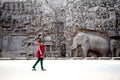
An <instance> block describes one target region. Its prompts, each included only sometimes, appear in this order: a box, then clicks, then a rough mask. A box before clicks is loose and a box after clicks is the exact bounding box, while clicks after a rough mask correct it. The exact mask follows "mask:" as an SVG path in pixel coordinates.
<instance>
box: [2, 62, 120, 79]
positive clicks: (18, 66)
mask: <svg viewBox="0 0 120 80" xmlns="http://www.w3.org/2000/svg"><path fill="white" fill-rule="evenodd" d="M34 62H35V60H0V80H120V61H117V60H44V66H45V68H46V69H47V71H41V70H40V64H38V65H37V71H31V67H32V65H33V64H34Z"/></svg>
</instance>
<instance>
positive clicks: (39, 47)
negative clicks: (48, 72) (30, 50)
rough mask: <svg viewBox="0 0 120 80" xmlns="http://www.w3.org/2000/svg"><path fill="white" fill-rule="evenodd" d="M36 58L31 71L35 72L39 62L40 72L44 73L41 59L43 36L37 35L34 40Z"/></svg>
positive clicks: (42, 55) (42, 56)
mask: <svg viewBox="0 0 120 80" xmlns="http://www.w3.org/2000/svg"><path fill="white" fill-rule="evenodd" d="M36 45H37V48H36V57H37V58H38V59H37V61H36V62H35V64H34V65H33V67H32V68H33V69H32V70H33V71H35V70H36V69H35V67H36V65H37V64H38V62H40V65H41V70H42V71H45V69H44V68H43V58H44V39H43V34H42V33H41V34H39V35H38V38H37V40H36Z"/></svg>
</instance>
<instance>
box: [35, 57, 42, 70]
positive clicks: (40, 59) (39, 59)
mask: <svg viewBox="0 0 120 80" xmlns="http://www.w3.org/2000/svg"><path fill="white" fill-rule="evenodd" d="M39 61H40V65H41V69H44V68H43V58H38V59H37V61H36V62H35V64H34V65H33V68H35V67H36V65H37V64H38V62H39Z"/></svg>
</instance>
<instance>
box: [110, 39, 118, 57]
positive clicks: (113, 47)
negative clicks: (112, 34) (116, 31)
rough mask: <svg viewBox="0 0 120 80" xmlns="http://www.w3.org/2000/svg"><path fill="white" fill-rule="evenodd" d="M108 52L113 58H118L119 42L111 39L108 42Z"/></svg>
mask: <svg viewBox="0 0 120 80" xmlns="http://www.w3.org/2000/svg"><path fill="white" fill-rule="evenodd" d="M110 51H111V53H112V56H113V57H119V56H120V41H118V40H114V39H112V40H111V41H110Z"/></svg>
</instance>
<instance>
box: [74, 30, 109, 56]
mask: <svg viewBox="0 0 120 80" xmlns="http://www.w3.org/2000/svg"><path fill="white" fill-rule="evenodd" d="M79 46H80V47H81V49H82V54H83V57H87V55H88V53H89V52H90V51H91V52H93V53H97V54H99V55H100V56H106V55H107V53H108V51H109V40H108V39H107V38H104V37H102V36H98V35H92V34H88V33H84V32H79V33H78V34H77V35H76V36H75V37H74V39H73V44H72V51H73V52H74V53H73V54H74V55H73V56H74V57H77V54H78V53H77V48H78V47H79Z"/></svg>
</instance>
